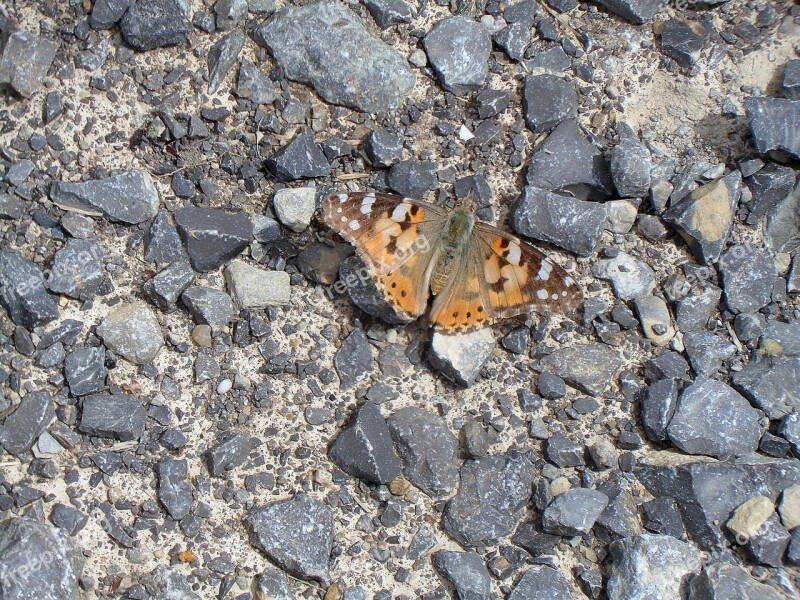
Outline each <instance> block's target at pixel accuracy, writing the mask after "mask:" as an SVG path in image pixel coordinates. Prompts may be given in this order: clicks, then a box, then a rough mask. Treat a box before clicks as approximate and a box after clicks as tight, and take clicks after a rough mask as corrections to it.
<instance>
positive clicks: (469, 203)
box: [452, 192, 475, 214]
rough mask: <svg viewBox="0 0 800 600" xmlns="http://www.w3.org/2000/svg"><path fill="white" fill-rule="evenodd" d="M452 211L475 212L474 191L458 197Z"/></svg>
mask: <svg viewBox="0 0 800 600" xmlns="http://www.w3.org/2000/svg"><path fill="white" fill-rule="evenodd" d="M452 212H467V213H470V214H472V213H474V212H475V199H474V198H473V197H472V192H470V193H468V194H467V195H466V196H464V197H463V198H456V204H455V206H454V207H453V210H452Z"/></svg>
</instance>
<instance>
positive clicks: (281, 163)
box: [264, 132, 331, 181]
mask: <svg viewBox="0 0 800 600" xmlns="http://www.w3.org/2000/svg"><path fill="white" fill-rule="evenodd" d="M264 164H265V165H266V167H267V169H269V172H270V173H272V174H273V175H274V176H275V177H277V178H278V179H280V180H281V181H293V180H296V179H309V178H312V177H325V176H326V175H327V174H328V173H330V170H331V165H330V163H329V162H328V158H327V157H326V156H325V153H324V152H322V148H320V146H319V144H316V143H314V134H313V133H311V132H304V133H301V134H299V135H298V136H296V137H295V138H294V139H293V140H292V141H291V142H289V143H288V144H286V145H285V146H284V147H283V148H281V149H280V150H278V151H277V152H276V153H275V154H274V155H273V156H271V157H270V158H268V159H267V160H266V161H265V162H264Z"/></svg>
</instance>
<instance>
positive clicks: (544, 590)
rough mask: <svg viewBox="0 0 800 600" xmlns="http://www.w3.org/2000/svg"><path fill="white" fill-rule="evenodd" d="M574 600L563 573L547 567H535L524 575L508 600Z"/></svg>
mask: <svg viewBox="0 0 800 600" xmlns="http://www.w3.org/2000/svg"><path fill="white" fill-rule="evenodd" d="M538 598H542V599H545V598H546V599H548V600H574V596H573V595H572V593H571V592H570V590H569V583H568V582H567V580H566V579H565V578H564V576H563V575H561V573H559V572H558V571H557V570H556V569H554V568H553V567H549V566H547V565H533V566H532V567H531V568H530V569H528V570H527V571H525V572H524V573H523V574H522V577H520V578H519V581H517V584H516V585H515V586H514V589H513V590H511V593H510V594H509V595H508V600H531V599H538Z"/></svg>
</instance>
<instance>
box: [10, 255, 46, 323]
mask: <svg viewBox="0 0 800 600" xmlns="http://www.w3.org/2000/svg"><path fill="white" fill-rule="evenodd" d="M0 304H2V305H3V308H5V309H6V311H7V312H8V316H9V317H10V318H11V320H12V321H14V323H15V324H16V325H21V326H22V327H24V328H25V329H28V330H33V329H34V328H35V327H37V326H39V325H43V324H45V323H49V322H50V321H52V320H54V319H57V318H58V305H57V304H56V301H55V299H54V298H53V296H51V295H50V293H49V292H48V291H47V290H46V289H45V285H44V276H43V275H42V271H41V269H39V266H38V265H37V264H36V263H34V262H31V261H29V260H28V259H27V258H25V257H24V256H22V255H21V254H18V253H16V252H11V251H5V250H0Z"/></svg>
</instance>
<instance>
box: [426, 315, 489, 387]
mask: <svg viewBox="0 0 800 600" xmlns="http://www.w3.org/2000/svg"><path fill="white" fill-rule="evenodd" d="M496 345H497V342H496V341H495V339H494V334H493V333H492V330H491V328H488V327H485V328H483V329H477V330H475V331H472V332H470V333H455V334H444V333H441V332H439V331H434V332H433V335H432V336H431V345H430V351H429V352H428V360H429V361H430V363H431V366H432V367H433V368H435V369H436V370H437V371H439V372H440V373H441V374H442V375H443V376H444V377H446V378H448V379H450V380H451V381H455V382H456V383H458V384H459V385H463V386H470V385H472V384H473V383H474V382H475V380H476V379H477V378H478V375H479V374H480V371H481V369H482V368H483V365H484V364H486V361H488V360H489V357H491V355H492V352H493V350H494V348H495V346H496Z"/></svg>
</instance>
